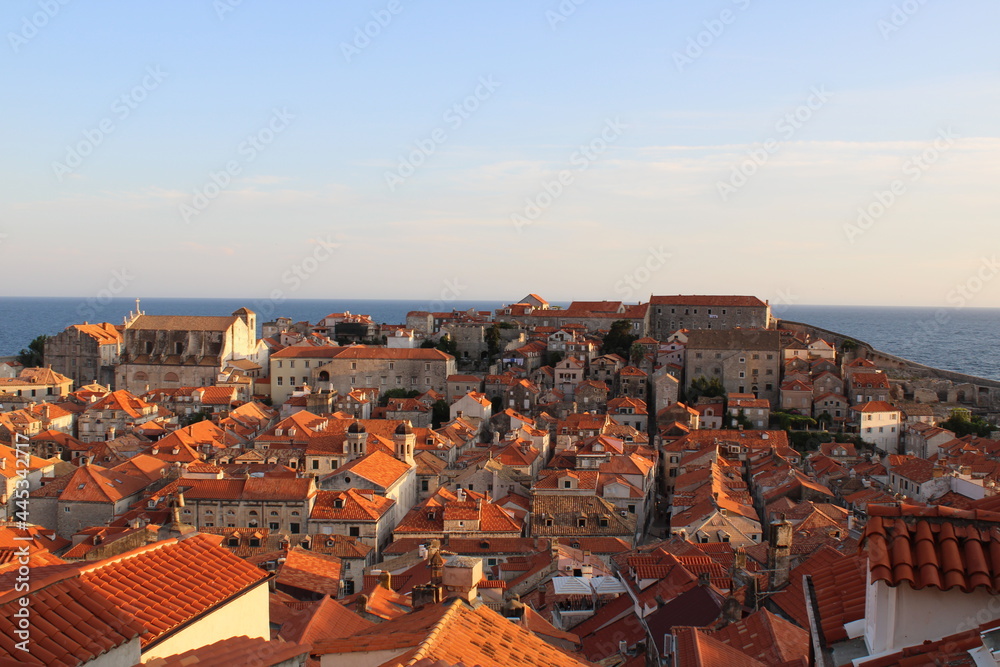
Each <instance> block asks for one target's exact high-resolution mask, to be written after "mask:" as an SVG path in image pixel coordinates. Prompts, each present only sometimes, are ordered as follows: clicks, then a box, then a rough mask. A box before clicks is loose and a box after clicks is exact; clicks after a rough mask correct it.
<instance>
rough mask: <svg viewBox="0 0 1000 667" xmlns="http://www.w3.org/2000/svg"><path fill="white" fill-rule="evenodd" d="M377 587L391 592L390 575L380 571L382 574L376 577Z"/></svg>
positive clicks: (386, 571)
mask: <svg viewBox="0 0 1000 667" xmlns="http://www.w3.org/2000/svg"><path fill="white" fill-rule="evenodd" d="M378 585H379V586H381V587H382V588H385V589H387V590H390V591H391V590H392V575H391V574H390V573H389V571H388V570H382V573H381V574H380V575H378Z"/></svg>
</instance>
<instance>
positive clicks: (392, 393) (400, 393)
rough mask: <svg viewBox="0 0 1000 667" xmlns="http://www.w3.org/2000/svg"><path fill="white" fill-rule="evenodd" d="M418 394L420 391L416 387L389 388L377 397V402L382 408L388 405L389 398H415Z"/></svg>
mask: <svg viewBox="0 0 1000 667" xmlns="http://www.w3.org/2000/svg"><path fill="white" fill-rule="evenodd" d="M419 395H420V392H419V391H417V390H416V389H390V390H389V391H387V392H385V393H384V394H382V396H381V397H380V398H379V399H378V403H379V405H381V406H382V407H383V408H384V407H385V406H387V405H389V399H390V398H416V397H417V396H419Z"/></svg>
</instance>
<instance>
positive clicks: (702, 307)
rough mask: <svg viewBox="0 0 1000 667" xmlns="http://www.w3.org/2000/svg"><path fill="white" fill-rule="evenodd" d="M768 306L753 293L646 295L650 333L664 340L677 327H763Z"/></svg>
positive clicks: (766, 325)
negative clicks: (730, 294)
mask: <svg viewBox="0 0 1000 667" xmlns="http://www.w3.org/2000/svg"><path fill="white" fill-rule="evenodd" d="M770 326H771V306H770V305H769V304H768V302H766V301H761V300H760V299H758V298H757V297H755V296H715V295H708V296H698V295H691V296H685V295H680V294H678V295H675V296H653V297H650V299H649V328H650V335H651V336H653V337H654V338H656V339H657V340H666V339H667V337H668V336H669V335H670V334H672V333H673V332H675V331H677V330H678V329H690V330H692V331H693V330H696V329H735V328H737V327H740V328H744V329H750V328H757V329H767V328H769V327H770Z"/></svg>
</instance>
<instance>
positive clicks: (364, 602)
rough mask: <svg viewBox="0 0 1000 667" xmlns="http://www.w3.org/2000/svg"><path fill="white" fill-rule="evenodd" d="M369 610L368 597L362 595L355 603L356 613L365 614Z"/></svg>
mask: <svg viewBox="0 0 1000 667" xmlns="http://www.w3.org/2000/svg"><path fill="white" fill-rule="evenodd" d="M367 609H368V596H367V595H364V594H361V595H359V596H358V598H357V599H356V600H355V601H354V611H356V612H357V613H359V614H363V613H365V611H366V610H367Z"/></svg>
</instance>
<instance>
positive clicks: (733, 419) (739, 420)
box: [729, 408, 753, 430]
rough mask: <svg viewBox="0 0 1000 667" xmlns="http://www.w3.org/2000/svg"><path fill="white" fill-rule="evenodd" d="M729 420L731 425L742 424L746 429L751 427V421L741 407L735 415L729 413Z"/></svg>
mask: <svg viewBox="0 0 1000 667" xmlns="http://www.w3.org/2000/svg"><path fill="white" fill-rule="evenodd" d="M729 420H730V425H731V426H734V427H735V426H742V427H743V428H745V429H748V430H750V429H753V422H752V421H750V419H748V418H747V416H746V414H745V413H744V412H743V408H740V411H739V412H737V413H736V415H735V416H733V415H730V416H729Z"/></svg>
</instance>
